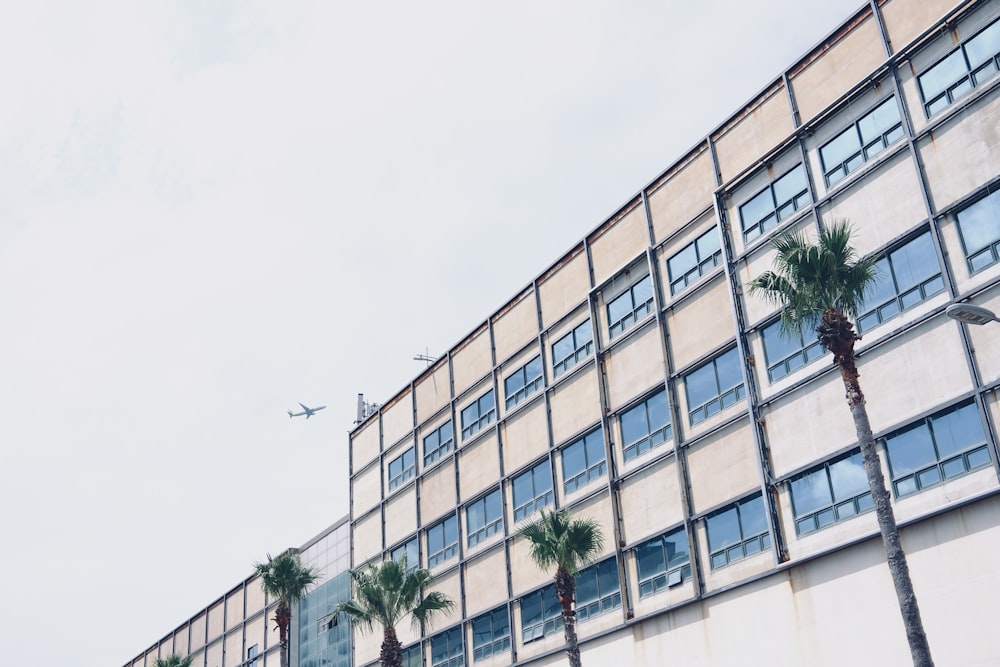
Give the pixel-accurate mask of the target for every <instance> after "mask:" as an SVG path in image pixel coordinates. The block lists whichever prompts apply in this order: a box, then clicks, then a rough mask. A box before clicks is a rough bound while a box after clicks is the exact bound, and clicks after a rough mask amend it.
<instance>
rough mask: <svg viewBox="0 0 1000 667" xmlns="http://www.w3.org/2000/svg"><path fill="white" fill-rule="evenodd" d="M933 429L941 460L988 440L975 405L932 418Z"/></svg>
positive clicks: (970, 404)
mask: <svg viewBox="0 0 1000 667" xmlns="http://www.w3.org/2000/svg"><path fill="white" fill-rule="evenodd" d="M931 428H932V429H933V431H934V441H935V442H936V443H937V449H938V455H939V456H940V458H947V457H949V456H951V455H952V454H956V453H958V452H961V451H963V450H966V449H969V448H970V447H972V446H973V445H976V444H979V443H981V442H983V441H984V440H985V439H986V435H985V434H984V433H983V425H982V422H981V421H980V419H979V410H977V409H976V404H975V403H969V404H968V405H964V406H962V407H960V408H958V409H956V410H953V411H951V412H949V413H948V414H944V415H941V416H939V417H934V418H932V419H931Z"/></svg>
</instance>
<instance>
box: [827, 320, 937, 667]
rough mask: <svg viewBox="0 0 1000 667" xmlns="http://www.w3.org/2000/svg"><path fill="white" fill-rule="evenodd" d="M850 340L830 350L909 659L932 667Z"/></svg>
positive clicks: (841, 342)
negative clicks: (851, 423) (841, 383)
mask: <svg viewBox="0 0 1000 667" xmlns="http://www.w3.org/2000/svg"><path fill="white" fill-rule="evenodd" d="M824 319H825V317H824ZM850 335H851V337H850V338H849V339H848V340H846V341H845V340H844V339H841V340H840V341H838V343H839V345H837V344H834V345H831V346H830V351H831V352H833V355H834V361H835V363H836V364H837V367H838V368H839V369H840V376H841V378H842V379H843V381H844V389H845V390H846V391H847V405H848V407H849V408H850V409H851V416H852V417H853V418H854V428H855V430H856V431H857V434H858V442H859V443H860V445H861V456H862V458H863V459H864V464H865V473H866V474H867V476H868V488H869V489H871V493H872V501H873V502H874V505H875V517H876V518H877V519H878V527H879V530H880V531H881V533H882V543H883V544H884V545H885V555H886V560H887V562H888V564H889V574H890V575H891V576H892V585H893V587H894V588H895V589H896V598H897V599H898V600H899V611H900V614H902V616H903V626H904V628H905V630H906V641H907V643H908V644H909V646H910V657H911V658H912V659H913V665H914V667H933V665H934V661H933V660H932V659H931V649H930V646H929V645H928V643H927V635H926V633H925V632H924V624H923V621H921V619H920V608H919V607H918V606H917V595H916V593H915V592H914V590H913V582H912V581H911V580H910V568H909V567H908V566H907V564H906V554H905V553H904V552H903V547H902V544H900V540H899V528H898V527H897V526H896V517H895V514H894V513H893V511H892V504H891V503H890V502H889V491H888V490H887V489H886V486H885V478H884V477H883V476H882V466H881V464H880V462H879V456H878V450H877V449H876V447H875V437H874V436H873V435H872V427H871V423H870V422H869V420H868V410H867V408H865V395H864V394H863V393H862V391H861V384H860V381H859V375H860V374H859V373H858V369H857V366H856V365H855V356H854V341H855V340H856V339H857V336H856V335H855V334H854V332H853V331H851V332H850Z"/></svg>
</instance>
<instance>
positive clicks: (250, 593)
mask: <svg viewBox="0 0 1000 667" xmlns="http://www.w3.org/2000/svg"><path fill="white" fill-rule="evenodd" d="M263 608H264V591H262V590H261V588H260V579H252V580H250V582H249V583H247V616H253V615H254V614H256V613H257V612H259V611H261V610H262V609H263Z"/></svg>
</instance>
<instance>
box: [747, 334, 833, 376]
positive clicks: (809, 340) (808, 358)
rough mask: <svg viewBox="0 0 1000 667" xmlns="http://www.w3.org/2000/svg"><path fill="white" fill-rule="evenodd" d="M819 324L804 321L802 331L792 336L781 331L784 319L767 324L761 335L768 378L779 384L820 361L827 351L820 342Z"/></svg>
mask: <svg viewBox="0 0 1000 667" xmlns="http://www.w3.org/2000/svg"><path fill="white" fill-rule="evenodd" d="M817 326H819V322H818V321H816V320H810V321H809V322H803V324H802V331H801V332H799V333H789V332H785V331H782V330H781V320H775V321H774V322H772V323H771V324H768V325H767V326H766V327H764V328H763V329H762V330H761V332H760V337H761V340H762V341H763V342H764V357H765V359H766V360H767V377H768V378H769V379H770V380H771V382H776V381H778V380H780V379H781V378H783V377H785V376H786V375H788V374H789V373H792V372H794V371H797V370H798V369H800V368H802V367H803V366H805V365H806V364H808V363H810V362H812V361H815V360H816V359H819V358H820V357H822V356H823V355H824V353H825V352H826V350H824V349H823V346H822V345H820V343H819V337H818V336H817V335H816V327H817Z"/></svg>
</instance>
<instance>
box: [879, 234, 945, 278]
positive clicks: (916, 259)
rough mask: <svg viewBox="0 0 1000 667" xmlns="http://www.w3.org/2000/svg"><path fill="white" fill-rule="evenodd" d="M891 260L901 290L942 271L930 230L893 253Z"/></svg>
mask: <svg viewBox="0 0 1000 667" xmlns="http://www.w3.org/2000/svg"><path fill="white" fill-rule="evenodd" d="M890 260H891V261H892V270H893V273H894V274H895V276H896V285H897V287H898V289H899V291H900V292H905V291H906V290H908V289H910V288H911V287H913V286H914V285H917V284H919V283H921V282H923V281H924V279H926V278H929V277H931V276H933V275H935V274H937V273H940V272H941V267H940V266H938V261H937V255H936V254H935V252H934V242H933V241H932V240H931V235H930V232H927V233H926V234H921V235H920V236H918V237H917V238H915V239H913V240H912V241H910V242H909V243H907V244H906V245H904V246H903V247H902V248H900V249H899V250H896V251H894V252H893V253H891V255H890Z"/></svg>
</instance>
